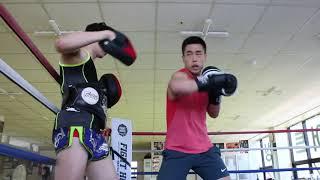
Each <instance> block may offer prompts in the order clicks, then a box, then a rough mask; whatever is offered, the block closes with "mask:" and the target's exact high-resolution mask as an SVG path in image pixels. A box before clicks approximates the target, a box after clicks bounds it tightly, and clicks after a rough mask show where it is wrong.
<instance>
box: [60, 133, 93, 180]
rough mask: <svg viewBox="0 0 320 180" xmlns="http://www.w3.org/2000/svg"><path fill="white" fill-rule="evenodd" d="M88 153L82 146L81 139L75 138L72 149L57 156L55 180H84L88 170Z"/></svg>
mask: <svg viewBox="0 0 320 180" xmlns="http://www.w3.org/2000/svg"><path fill="white" fill-rule="evenodd" d="M87 160H88V153H87V152H86V150H85V149H84V147H83V146H82V145H81V144H80V142H79V138H76V137H73V143H72V145H71V147H69V148H66V149H64V150H62V151H60V152H59V153H58V154H57V161H56V166H55V172H54V177H55V178H54V179H55V180H82V179H84V174H85V170H86V165H87Z"/></svg>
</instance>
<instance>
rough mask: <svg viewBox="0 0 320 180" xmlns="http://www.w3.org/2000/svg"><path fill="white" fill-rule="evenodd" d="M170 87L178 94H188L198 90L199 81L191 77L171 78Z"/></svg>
mask: <svg viewBox="0 0 320 180" xmlns="http://www.w3.org/2000/svg"><path fill="white" fill-rule="evenodd" d="M169 88H170V89H171V92H172V93H173V94H174V95H176V96H179V95H187V94H191V93H193V92H196V91H198V86H197V83H196V82H195V81H194V80H189V79H185V80H182V79H177V80H171V81H170V83H169Z"/></svg>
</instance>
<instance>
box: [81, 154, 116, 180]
mask: <svg viewBox="0 0 320 180" xmlns="http://www.w3.org/2000/svg"><path fill="white" fill-rule="evenodd" d="M87 173H88V174H87V175H88V179H89V180H100V179H105V180H118V179H119V177H118V175H117V173H116V170H115V168H114V165H113V162H112V159H111V157H110V156H108V157H107V158H104V159H102V160H99V161H91V162H89V165H88V167H87Z"/></svg>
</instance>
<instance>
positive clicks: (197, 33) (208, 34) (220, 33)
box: [180, 19, 229, 39]
mask: <svg viewBox="0 0 320 180" xmlns="http://www.w3.org/2000/svg"><path fill="white" fill-rule="evenodd" d="M211 24H212V20H211V19H206V20H205V23H204V25H203V29H202V31H180V34H181V35H183V36H202V38H203V39H206V37H218V38H226V37H229V33H228V32H227V31H209V29H210V26H211Z"/></svg>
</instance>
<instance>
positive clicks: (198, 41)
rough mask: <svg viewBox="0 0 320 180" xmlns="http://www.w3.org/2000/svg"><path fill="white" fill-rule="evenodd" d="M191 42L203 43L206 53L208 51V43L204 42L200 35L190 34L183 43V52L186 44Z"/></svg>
mask: <svg viewBox="0 0 320 180" xmlns="http://www.w3.org/2000/svg"><path fill="white" fill-rule="evenodd" d="M189 44H201V46H202V47H203V50H204V53H207V45H206V43H205V42H204V40H203V39H202V38H201V37H199V36H190V37H188V38H186V39H185V40H184V41H183V43H182V54H184V50H185V49H186V46H187V45H189Z"/></svg>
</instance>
